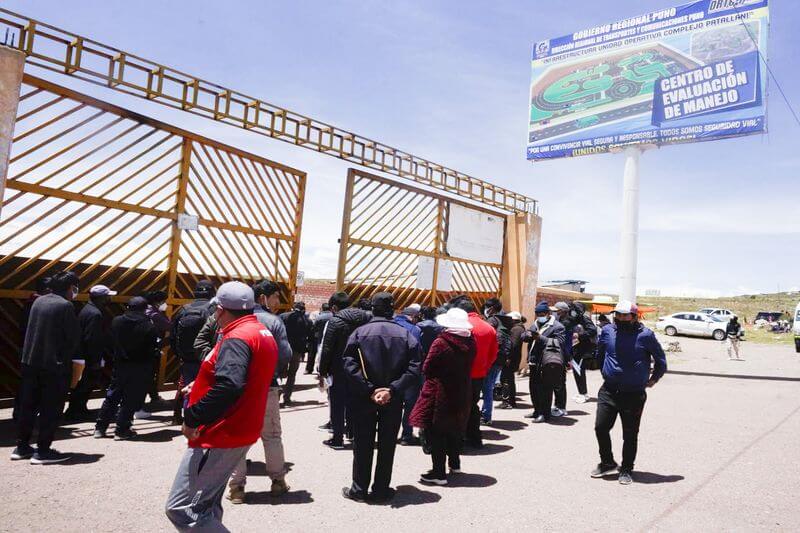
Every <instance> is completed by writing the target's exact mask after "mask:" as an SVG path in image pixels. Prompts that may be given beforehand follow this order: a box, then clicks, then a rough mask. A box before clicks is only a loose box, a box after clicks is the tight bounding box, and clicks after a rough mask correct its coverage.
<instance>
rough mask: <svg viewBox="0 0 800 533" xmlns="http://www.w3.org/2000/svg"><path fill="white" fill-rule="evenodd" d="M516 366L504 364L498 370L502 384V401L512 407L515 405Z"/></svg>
mask: <svg viewBox="0 0 800 533" xmlns="http://www.w3.org/2000/svg"><path fill="white" fill-rule="evenodd" d="M516 369H517V367H516V366H504V367H503V369H502V370H501V371H500V383H501V384H502V385H503V401H504V402H506V403H507V404H509V405H510V406H512V407H516V406H517V381H516V376H515V373H516V372H515V371H516Z"/></svg>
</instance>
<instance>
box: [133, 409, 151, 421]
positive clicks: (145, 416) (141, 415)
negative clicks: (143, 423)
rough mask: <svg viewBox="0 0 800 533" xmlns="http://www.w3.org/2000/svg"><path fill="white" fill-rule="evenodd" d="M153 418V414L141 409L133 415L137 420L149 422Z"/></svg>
mask: <svg viewBox="0 0 800 533" xmlns="http://www.w3.org/2000/svg"><path fill="white" fill-rule="evenodd" d="M151 416H153V413H151V412H150V411H145V410H144V409H139V410H138V411H136V412H135V413H133V418H135V419H136V420H147V419H148V418H150V417H151Z"/></svg>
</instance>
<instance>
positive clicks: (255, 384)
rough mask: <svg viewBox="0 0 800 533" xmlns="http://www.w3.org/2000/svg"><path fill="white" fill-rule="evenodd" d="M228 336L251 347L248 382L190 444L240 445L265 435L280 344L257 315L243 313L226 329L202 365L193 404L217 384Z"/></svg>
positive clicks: (195, 386) (195, 383) (211, 445)
mask: <svg viewBox="0 0 800 533" xmlns="http://www.w3.org/2000/svg"><path fill="white" fill-rule="evenodd" d="M224 339H241V340H243V341H244V342H245V343H247V345H248V346H249V347H250V353H251V355H250V366H248V368H247V384H246V385H245V388H244V392H243V393H242V395H241V396H240V397H239V399H238V400H237V401H236V403H235V404H233V406H232V407H231V408H230V409H228V412H227V413H225V415H224V416H223V417H222V418H220V419H219V420H217V421H216V422H214V423H213V424H211V425H208V426H202V425H201V426H200V436H199V437H198V438H197V439H195V440H192V441H189V447H190V448H238V447H240V446H249V445H250V444H253V443H254V442H256V441H257V440H258V439H259V437H260V436H261V426H263V424H264V411H266V409H267V394H269V384H270V382H271V381H272V375H273V374H274V373H275V365H276V364H277V362H278V346H277V344H276V343H275V339H274V338H273V337H272V334H271V333H270V332H269V330H268V329H267V328H265V327H264V326H263V325H262V324H261V323H260V322H259V321H258V320H257V319H256V317H255V315H247V316H243V317H242V318H239V319H237V320H235V321H233V322H231V323H230V324H228V326H227V327H225V329H223V330H222V336H221V339H220V340H218V341H217V344H216V345H215V346H214V349H213V350H211V352H210V353H209V354H208V356H206V358H205V359H204V360H203V362H202V363H201V365H200V371H199V372H198V373H197V379H195V381H194V385H193V386H192V392H191V394H190V395H189V405H190V406H191V405H194V404H195V403H197V402H199V401H200V400H201V399H202V398H203V396H205V395H206V394H207V393H208V391H209V390H211V388H212V387H213V386H214V382H215V374H214V370H215V368H216V365H217V352H218V350H219V347H220V344H221V342H222V340H224Z"/></svg>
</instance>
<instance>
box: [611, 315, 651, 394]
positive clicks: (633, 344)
mask: <svg viewBox="0 0 800 533" xmlns="http://www.w3.org/2000/svg"><path fill="white" fill-rule="evenodd" d="M598 345H599V347H600V349H601V350H604V351H605V359H604V361H603V370H602V373H603V379H604V380H605V384H606V386H608V387H609V388H611V389H614V390H620V391H625V392H636V391H643V390H644V389H645V388H646V387H647V381H648V380H649V379H650V378H651V376H650V362H651V361H653V363H654V367H653V375H652V378H653V379H654V380H656V381H658V380H659V379H661V376H663V375H664V373H665V372H666V371H667V357H666V355H664V350H663V349H662V348H661V344H659V342H658V339H656V336H655V334H654V333H653V331H652V330H650V329H648V328H646V327H644V326H643V325H641V324H639V323H637V324H636V328H634V329H633V330H632V331H619V330H618V329H617V326H615V325H612V324H609V325H607V326H605V327H604V328H603V330H602V332H601V333H600V338H599V340H598Z"/></svg>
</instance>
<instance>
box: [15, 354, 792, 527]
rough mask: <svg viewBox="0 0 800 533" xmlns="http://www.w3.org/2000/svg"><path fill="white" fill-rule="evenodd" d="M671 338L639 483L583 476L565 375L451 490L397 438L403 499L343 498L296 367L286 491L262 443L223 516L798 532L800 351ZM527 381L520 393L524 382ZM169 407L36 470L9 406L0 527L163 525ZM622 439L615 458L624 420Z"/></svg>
mask: <svg viewBox="0 0 800 533" xmlns="http://www.w3.org/2000/svg"><path fill="white" fill-rule="evenodd" d="M671 340H672V339H671ZM678 340H679V342H680V343H681V346H682V348H683V351H682V352H680V353H676V354H668V355H669V364H670V372H669V373H668V374H667V375H666V376H665V377H664V379H663V380H662V381H661V382H660V383H659V384H658V385H657V386H656V387H655V388H654V389H652V390H651V391H650V392H649V398H648V401H647V405H646V407H645V413H644V418H643V421H642V428H641V433H640V440H639V456H638V459H637V462H636V470H635V473H634V479H635V481H636V483H634V484H633V485H630V486H621V485H619V483H617V481H616V480H615V479H613V478H609V479H604V480H603V479H600V480H595V479H590V478H589V471H590V470H591V469H592V468H593V467H594V466H595V464H596V463H597V446H596V442H595V437H594V431H593V423H594V413H595V407H596V404H595V403H593V402H590V403H586V404H581V405H579V404H575V403H574V402H572V400H571V397H572V396H573V395H574V394H575V392H576V391H575V387H574V382H573V381H572V379H571V378H570V379H569V381H568V392H569V397H570V400H569V403H568V409H569V416H568V417H565V418H563V419H560V420H559V421H558V423H557V424H548V425H543V424H540V425H530V424H528V421H527V420H526V419H524V418H523V417H522V415H523V414H525V413H526V412H528V409H518V410H515V411H495V414H496V422H495V424H494V426H493V427H491V428H486V430H485V431H484V434H485V441H486V443H487V445H486V447H485V449H483V450H481V451H480V452H478V453H474V452H473V453H470V454H469V455H467V456H465V457H464V459H463V460H462V464H463V470H464V473H463V474H461V475H456V476H452V478H451V479H452V482H451V484H450V485H449V486H446V487H427V486H424V485H421V484H419V483H418V476H419V474H420V473H422V472H424V471H426V470H427V469H428V468H430V463H429V458H428V457H427V456H425V455H423V453H422V451H421V449H420V448H418V447H409V448H405V447H398V450H397V455H396V458H395V467H394V477H393V485H394V486H395V487H397V489H398V493H397V496H396V498H395V500H394V501H393V502H392V503H391V504H390V505H383V506H378V505H365V504H357V503H354V502H351V501H346V500H344V499H342V497H341V495H340V489H341V487H342V486H344V485H347V484H348V483H349V474H350V469H351V458H352V454H351V452H350V451H348V450H345V451H333V450H329V449H327V448H325V447H323V446H322V445H321V444H320V443H321V441H322V440H323V439H324V438H326V434H324V433H322V432H320V431H319V430H318V429H317V426H319V425H320V424H322V423H323V422H325V421H326V419H327V405H326V403H325V400H324V398H323V396H322V395H321V394H320V392H319V391H318V390H317V389H316V388H315V387H314V386H313V385H312V383H311V380H310V378H309V376H303V379H301V383H302V385H303V388H302V390H300V391H298V393H296V395H295V399H296V400H297V401H298V402H297V406H296V407H293V408H291V409H287V410H284V411H283V413H282V422H283V427H284V443H285V447H286V457H287V462H289V464H290V466H291V472H290V473H289V475H288V477H287V481H288V482H289V484H290V485H291V487H292V490H291V492H290V493H289V494H288V495H286V496H285V497H282V498H271V497H270V496H269V495H268V490H269V480H268V479H267V478H266V477H265V475H264V463H263V460H264V458H263V455H262V454H263V451H262V450H261V448H260V447H255V448H253V450H251V453H250V456H249V457H250V458H251V459H252V460H253V462H252V465H251V476H250V478H249V483H248V485H247V489H248V492H249V495H248V503H247V504H246V505H238V506H232V505H230V504H229V503H228V502H227V501H226V502H225V504H224V506H225V517H224V521H225V523H226V525H227V526H228V527H229V528H230V529H231V531H264V530H269V529H272V530H280V531H316V530H325V531H354V530H355V531H359V530H360V531H369V530H381V531H453V530H454V529H455V528H470V529H474V530H476V531H477V530H483V531H500V530H506V531H507V530H510V529H512V528H513V529H521V528H525V529H528V530H537V531H538V530H544V531H555V530H561V531H599V530H603V531H608V530H615V531H652V530H662V531H752V530H769V531H798V530H800V510H799V509H798V507H797V504H796V502H797V494H798V493H800V476H798V467H797V462H796V456H797V449H798V440H800V395H798V393H797V392H798V382H800V356H798V355H797V354H795V353H794V351H793V349H791V348H790V347H788V346H766V345H757V344H753V343H743V345H742V350H743V353H744V356H745V358H746V361H744V362H732V361H728V360H727V357H726V355H725V353H724V349H723V346H722V345H721V344H720V343H717V342H715V341H711V340H704V339H688V338H678ZM599 386H600V376H599V372H590V374H589V387H590V393H592V394H594V393H595V392H596V391H597V389H598V387H599ZM519 387H520V390H521V391H522V392H523V393H524V394H523V395H522V400H523V403H525V404H527V403H528V402H529V398H528V395H527V381H525V380H520V382H519ZM90 407H92V408H97V407H99V401H94V402H92V404H90ZM169 414H170V413H168V412H167V411H163V412H160V413H158V414H157V416H156V418H154V419H153V420H149V421H136V423H135V426H134V428H135V429H136V430H137V431H139V432H140V438H139V440H137V441H128V442H114V441H113V440H111V439H104V440H94V439H92V438H91V431H92V425H91V424H74V425H68V426H65V427H64V431H63V432H62V433H61V434H60V436H59V441H58V442H56V443H55V446H56V447H57V448H58V449H60V450H61V451H67V452H74V453H75V454H76V457H75V458H74V459H73V460H72V461H71V462H69V463H65V464H62V465H50V466H31V465H30V464H28V463H27V462H11V461H9V460H8V459H7V457H8V455H9V453H10V451H11V447H12V445H13V440H14V426H13V424H12V422H11V420H10V418H11V412H10V410H2V411H0V457H1V459H0V479H2V488H3V504H2V505H1V506H0V530H2V531H26V532H28V531H46V530H51V531H52V530H55V531H61V532H72V531H80V532H86V531H136V532H143V531H169V530H170V529H171V528H170V524H169V523H168V521H167V520H166V518H165V517H164V513H163V506H164V501H165V498H166V495H167V492H168V490H169V487H170V484H171V482H172V479H173V476H174V474H175V469H176V467H177V465H178V461H179V459H180V456H181V454H182V452H183V450H184V448H185V442H184V440H183V438H182V437H181V436H180V434H179V431H178V429H177V427H175V426H170V425H169ZM614 446H615V451H616V453H617V456H618V459H619V455H620V448H621V432H620V428H619V424H618V425H617V427H616V428H615V429H614Z"/></svg>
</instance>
